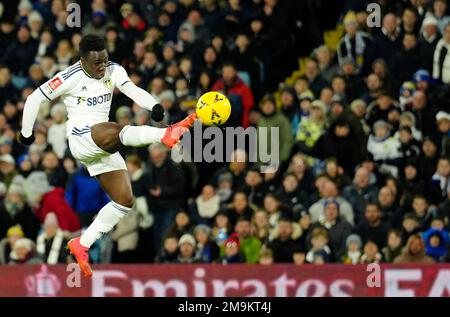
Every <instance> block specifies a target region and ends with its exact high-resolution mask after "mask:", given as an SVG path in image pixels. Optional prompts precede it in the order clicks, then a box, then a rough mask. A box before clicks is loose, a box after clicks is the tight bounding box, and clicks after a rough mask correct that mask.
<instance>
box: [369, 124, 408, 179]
mask: <svg viewBox="0 0 450 317" xmlns="http://www.w3.org/2000/svg"><path fill="white" fill-rule="evenodd" d="M389 130H390V128H389V124H388V123H387V122H385V121H377V122H375V124H374V126H373V131H374V133H373V134H371V135H370V136H369V141H368V142H367V151H368V152H369V153H371V154H372V155H373V159H374V160H375V162H377V163H378V164H379V169H380V171H381V172H384V173H389V174H391V175H393V176H394V177H395V176H397V175H398V168H397V166H396V165H398V161H399V159H400V158H401V153H400V152H399V148H400V142H398V141H397V140H396V139H394V138H393V137H391V136H390V133H389Z"/></svg>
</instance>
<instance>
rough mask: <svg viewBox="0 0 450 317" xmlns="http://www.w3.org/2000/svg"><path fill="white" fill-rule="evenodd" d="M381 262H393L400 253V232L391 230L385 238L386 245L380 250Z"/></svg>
mask: <svg viewBox="0 0 450 317" xmlns="http://www.w3.org/2000/svg"><path fill="white" fill-rule="evenodd" d="M381 252H382V253H383V261H384V262H387V263H392V262H394V259H395V258H396V257H397V256H399V255H400V254H401V252H402V235H401V232H400V230H397V229H391V230H389V232H388V236H387V245H386V246H385V247H384V248H383V249H382V250H381Z"/></svg>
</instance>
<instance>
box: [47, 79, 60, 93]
mask: <svg viewBox="0 0 450 317" xmlns="http://www.w3.org/2000/svg"><path fill="white" fill-rule="evenodd" d="M61 85H62V80H61V79H60V78H59V77H56V78H55V79H53V80H52V81H51V82H49V83H48V86H49V88H50V89H51V90H55V89H56V88H58V87H59V86H61Z"/></svg>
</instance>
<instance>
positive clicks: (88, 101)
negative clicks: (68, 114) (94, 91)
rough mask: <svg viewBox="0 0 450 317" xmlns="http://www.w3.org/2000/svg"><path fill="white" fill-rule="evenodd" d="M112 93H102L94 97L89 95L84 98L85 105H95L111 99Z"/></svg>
mask: <svg viewBox="0 0 450 317" xmlns="http://www.w3.org/2000/svg"><path fill="white" fill-rule="evenodd" d="M111 98H112V94H104V95H100V96H96V97H89V98H87V99H86V105H87V106H97V105H101V104H103V103H105V102H108V101H111Z"/></svg>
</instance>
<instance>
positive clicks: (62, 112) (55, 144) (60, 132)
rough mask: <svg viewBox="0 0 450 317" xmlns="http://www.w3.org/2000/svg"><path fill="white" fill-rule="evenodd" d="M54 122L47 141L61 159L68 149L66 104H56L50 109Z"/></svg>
mask: <svg viewBox="0 0 450 317" xmlns="http://www.w3.org/2000/svg"><path fill="white" fill-rule="evenodd" d="M50 113H51V116H52V119H53V121H54V122H53V123H52V125H51V126H50V128H49V129H48V133H47V141H48V143H49V144H50V145H51V146H52V149H53V151H54V152H55V153H56V155H58V158H59V159H62V158H63V157H64V154H65V152H66V149H67V139H66V116H67V112H66V107H65V105H64V104H56V105H54V106H53V107H52V108H51V110H50Z"/></svg>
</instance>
